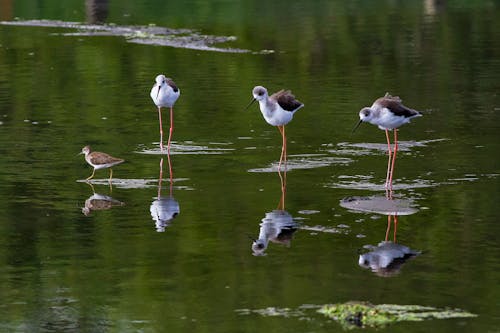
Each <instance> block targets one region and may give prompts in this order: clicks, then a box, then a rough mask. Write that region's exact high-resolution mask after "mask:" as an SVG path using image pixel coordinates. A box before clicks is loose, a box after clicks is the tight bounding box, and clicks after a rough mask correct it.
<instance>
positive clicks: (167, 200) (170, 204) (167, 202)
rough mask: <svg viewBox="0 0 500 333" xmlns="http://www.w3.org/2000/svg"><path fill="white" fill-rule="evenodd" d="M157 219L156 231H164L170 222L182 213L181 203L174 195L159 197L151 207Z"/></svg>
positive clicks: (153, 216)
mask: <svg viewBox="0 0 500 333" xmlns="http://www.w3.org/2000/svg"><path fill="white" fill-rule="evenodd" d="M149 211H150V212H151V217H152V218H153V220H154V221H155V224H156V231H158V232H164V231H165V228H166V227H167V226H168V225H169V224H170V222H171V221H172V220H173V219H174V218H176V217H177V215H179V213H180V207H179V203H178V202H177V201H176V200H175V199H174V198H173V197H159V198H157V199H156V200H155V201H153V202H152V203H151V207H150V208H149Z"/></svg>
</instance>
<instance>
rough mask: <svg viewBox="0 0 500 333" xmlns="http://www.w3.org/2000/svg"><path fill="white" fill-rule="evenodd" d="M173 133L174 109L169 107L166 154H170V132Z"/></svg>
mask: <svg viewBox="0 0 500 333" xmlns="http://www.w3.org/2000/svg"><path fill="white" fill-rule="evenodd" d="M173 131H174V108H173V107H170V132H169V134H168V143H167V152H168V154H170V141H171V140H172V132H173Z"/></svg>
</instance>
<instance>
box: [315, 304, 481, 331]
mask: <svg viewBox="0 0 500 333" xmlns="http://www.w3.org/2000/svg"><path fill="white" fill-rule="evenodd" d="M318 312H319V313H322V314H324V315H325V316H327V317H329V318H331V319H333V320H335V321H337V322H338V323H340V324H341V325H342V326H343V327H345V328H354V327H375V328H377V327H383V326H387V325H389V324H393V323H396V322H401V321H423V320H427V319H448V318H471V317H476V315H475V314H472V313H470V312H466V311H463V310H460V309H438V308H434V307H430V306H421V305H397V304H379V305H373V304H371V303H367V302H348V303H339V304H332V305H324V306H323V307H321V309H319V310H318Z"/></svg>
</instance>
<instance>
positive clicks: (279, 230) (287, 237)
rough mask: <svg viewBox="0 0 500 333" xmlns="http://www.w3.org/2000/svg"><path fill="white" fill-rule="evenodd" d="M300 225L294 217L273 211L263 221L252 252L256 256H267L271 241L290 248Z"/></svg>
mask: <svg viewBox="0 0 500 333" xmlns="http://www.w3.org/2000/svg"><path fill="white" fill-rule="evenodd" d="M297 229H298V223H297V222H295V221H294V220H293V217H292V215H290V214H289V213H288V212H287V211H284V210H273V211H272V212H269V213H266V216H265V217H264V218H263V219H262V223H261V224H260V230H259V238H258V239H257V240H254V242H253V244H252V251H253V254H254V255H255V256H263V255H265V253H264V251H265V250H266V249H267V245H268V243H269V241H272V242H274V243H278V244H283V245H286V246H290V241H291V240H292V236H293V234H294V232H295V231H297Z"/></svg>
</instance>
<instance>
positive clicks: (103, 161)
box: [80, 146, 125, 182]
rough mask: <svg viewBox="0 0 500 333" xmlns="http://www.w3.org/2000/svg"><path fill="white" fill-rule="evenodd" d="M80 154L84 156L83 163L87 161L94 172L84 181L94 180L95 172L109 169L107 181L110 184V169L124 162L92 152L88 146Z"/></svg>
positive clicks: (111, 174) (111, 170)
mask: <svg viewBox="0 0 500 333" xmlns="http://www.w3.org/2000/svg"><path fill="white" fill-rule="evenodd" d="M80 154H85V161H87V163H88V164H90V165H91V166H92V167H93V168H94V171H92V174H91V175H90V176H89V177H88V178H86V180H90V179H92V178H94V174H95V171H96V170H99V169H105V168H109V181H110V182H111V179H112V178H113V169H112V167H113V166H115V165H118V164H120V163H123V162H125V160H123V159H121V158H116V157H113V156H111V155H108V154H106V153H101V152H98V151H92V150H91V148H90V146H85V147H83V148H82V151H81V153H80Z"/></svg>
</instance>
